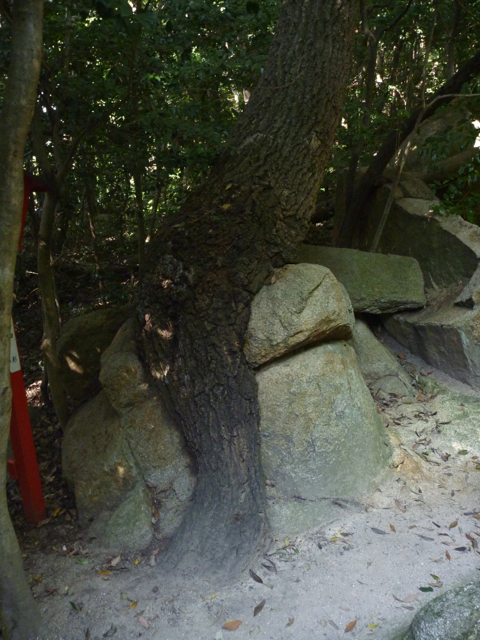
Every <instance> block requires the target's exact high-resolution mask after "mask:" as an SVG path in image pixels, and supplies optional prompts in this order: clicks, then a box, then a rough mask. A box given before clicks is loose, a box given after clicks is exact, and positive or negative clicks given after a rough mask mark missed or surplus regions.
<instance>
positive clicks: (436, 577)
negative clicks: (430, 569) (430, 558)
mask: <svg viewBox="0 0 480 640" xmlns="http://www.w3.org/2000/svg"><path fill="white" fill-rule="evenodd" d="M430 575H431V576H432V578H433V579H434V580H436V581H437V582H438V581H439V580H440V578H439V577H438V576H436V575H435V574H434V573H431V574H430Z"/></svg>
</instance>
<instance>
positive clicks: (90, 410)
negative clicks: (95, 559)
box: [63, 321, 195, 546]
mask: <svg viewBox="0 0 480 640" xmlns="http://www.w3.org/2000/svg"><path fill="white" fill-rule="evenodd" d="M102 363H103V367H102V372H101V375H100V377H101V380H102V382H103V383H104V385H105V389H104V390H103V391H101V393H100V394H99V395H98V396H97V397H95V398H94V399H93V400H91V401H89V402H87V403H85V404H84V405H83V406H82V407H81V408H80V409H79V411H78V412H77V413H76V414H75V415H74V416H73V417H72V419H71V420H70V422H69V424H68V426H67V431H66V437H65V440H64V449H63V461H64V469H65V473H66V475H67V479H68V481H69V483H70V485H71V486H72V488H73V489H74V492H75V495H76V499H77V506H78V511H79V517H80V520H81V522H83V523H84V524H85V523H87V522H88V521H91V520H92V519H94V520H96V524H95V533H96V535H97V536H98V537H99V538H102V539H103V538H104V537H105V536H107V533H106V527H107V526H109V525H108V524H107V523H108V522H109V521H111V519H110V515H111V513H112V511H113V510H115V509H117V508H119V509H122V510H125V509H127V511H126V513H129V509H130V507H128V508H127V507H126V506H121V505H124V503H125V500H127V497H128V496H130V497H128V500H129V503H128V504H129V505H131V504H132V503H133V502H134V501H135V499H136V498H135V496H137V498H138V497H139V496H140V497H141V496H142V495H143V494H141V493H140V494H139V493H138V491H137V489H138V488H139V487H141V488H143V487H144V484H145V482H148V483H149V486H150V487H152V491H153V496H154V498H155V500H156V503H157V505H158V521H157V529H156V531H157V534H158V535H159V536H161V537H164V538H168V537H170V536H171V535H173V533H174V531H175V530H176V528H177V527H178V526H179V524H180V522H181V520H182V518H183V514H184V512H185V510H186V509H187V508H188V505H189V503H190V499H191V495H192V492H193V488H194V484H195V476H194V474H193V471H192V469H191V460H190V457H189V456H188V454H187V453H186V451H185V447H184V444H183V439H182V436H181V434H180V432H179V430H178V429H177V427H176V425H175V423H174V422H173V421H172V419H171V417H170V414H169V412H168V411H167V409H166V407H165V404H164V402H163V401H162V398H161V397H160V395H159V394H158V392H155V391H154V390H153V389H151V388H150V387H149V386H148V384H147V383H146V380H145V376H144V373H143V369H142V365H141V363H140V361H139V359H138V356H137V353H136V348H135V341H134V338H133V324H132V322H131V321H129V322H127V323H126V325H125V326H124V327H122V329H121V330H120V331H119V333H118V334H117V337H116V338H115V340H114V341H113V343H112V345H111V347H110V348H109V349H108V350H107V351H106V353H105V354H104V357H103V358H102ZM112 404H114V406H115V407H116V408H114V407H112ZM139 500H140V498H139ZM142 500H143V498H142ZM142 500H140V501H139V504H138V508H139V509H140V510H141V509H142V508H143V507H142V505H143V502H142ZM131 508H132V509H133V507H131ZM150 518H151V514H150ZM118 519H119V522H122V523H123V525H122V526H125V527H126V526H127V524H128V518H127V519H126V518H125V517H124V516H123V515H119V516H118ZM113 522H116V520H113ZM135 531H136V529H135ZM132 536H134V538H135V539H137V538H136V536H137V533H135V532H134V531H132ZM145 536H146V534H145ZM107 539H108V540H110V539H111V536H110V534H108V536H107V537H106V538H105V540H107ZM109 544H110V543H109ZM112 544H113V543H112ZM132 544H133V543H132ZM114 546H115V545H114Z"/></svg>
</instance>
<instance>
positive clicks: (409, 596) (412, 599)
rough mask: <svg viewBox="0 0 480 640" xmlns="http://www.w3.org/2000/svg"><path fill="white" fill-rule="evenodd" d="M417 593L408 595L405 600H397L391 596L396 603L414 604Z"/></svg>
mask: <svg viewBox="0 0 480 640" xmlns="http://www.w3.org/2000/svg"><path fill="white" fill-rule="evenodd" d="M418 595H419V594H418V593H410V594H409V595H408V596H407V597H406V598H403V599H402V598H397V596H395V595H393V593H392V596H393V597H394V598H395V600H397V602H415V600H416V599H417V598H418Z"/></svg>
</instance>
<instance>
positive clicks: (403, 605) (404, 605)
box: [402, 604, 415, 611]
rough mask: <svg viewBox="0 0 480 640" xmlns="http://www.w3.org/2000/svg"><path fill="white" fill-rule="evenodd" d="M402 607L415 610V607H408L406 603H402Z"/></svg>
mask: <svg viewBox="0 0 480 640" xmlns="http://www.w3.org/2000/svg"><path fill="white" fill-rule="evenodd" d="M402 609H408V610H409V611H415V607H410V606H409V605H408V604H402Z"/></svg>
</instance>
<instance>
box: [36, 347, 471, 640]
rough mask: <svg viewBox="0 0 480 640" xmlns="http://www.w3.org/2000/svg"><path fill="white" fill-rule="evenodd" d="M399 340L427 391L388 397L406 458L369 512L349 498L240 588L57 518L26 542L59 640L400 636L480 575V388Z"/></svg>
mask: <svg viewBox="0 0 480 640" xmlns="http://www.w3.org/2000/svg"><path fill="white" fill-rule="evenodd" d="M389 346H390V347H391V348H392V349H393V350H394V353H397V354H398V353H400V352H401V353H402V355H404V356H405V357H404V358H402V362H404V364H405V366H406V368H407V370H409V372H411V373H412V374H413V376H414V377H415V379H416V383H417V385H418V387H417V388H418V396H417V398H416V400H415V401H414V402H410V403H406V402H405V399H402V398H393V397H392V398H390V399H389V400H384V401H380V402H379V410H380V411H381V414H382V419H383V421H384V424H385V428H386V429H387V430H388V431H389V432H391V433H392V441H393V442H394V443H395V454H394V458H393V464H392V466H391V467H390V469H389V470H388V472H387V473H386V475H385V477H384V478H383V479H382V481H381V483H380V485H379V486H378V488H377V490H376V491H375V492H374V493H373V494H371V495H368V496H365V497H364V498H363V499H362V500H361V505H360V508H359V507H358V506H357V507H356V508H354V507H352V506H350V505H349V504H348V503H347V502H345V503H342V501H341V500H339V501H338V503H337V506H338V518H337V519H336V520H335V521H334V522H331V523H329V524H328V525H326V526H322V527H320V528H319V529H318V530H315V531H313V532H308V533H306V534H305V535H303V536H300V537H298V538H297V539H295V540H287V541H285V540H283V541H275V543H273V544H272V545H271V547H270V548H269V550H268V553H266V554H265V557H264V559H263V560H259V561H258V562H257V563H256V564H255V565H254V566H252V567H251V570H252V572H254V576H252V575H251V574H249V573H246V574H245V575H243V576H242V578H241V579H240V580H239V581H237V582H235V583H234V584H230V585H229V586H227V587H225V586H219V585H215V584H210V583H207V582H202V581H200V580H198V579H196V578H195V577H192V578H191V579H189V580H188V581H187V580H179V579H172V578H171V577H169V578H164V577H162V575H161V573H160V572H159V569H158V567H157V566H156V562H157V559H158V557H159V554H160V553H161V551H160V550H158V553H156V552H157V549H155V548H153V552H152V550H151V551H150V552H149V553H148V554H144V555H138V556H135V555H126V554H121V553H120V550H119V554H117V555H116V556H114V557H112V556H110V557H107V556H106V555H105V554H104V553H102V552H100V551H99V550H98V549H96V546H95V541H94V540H90V541H89V540H88V539H84V538H83V537H82V535H81V534H79V533H78V532H77V531H76V530H75V528H74V527H73V525H70V526H67V525H65V526H58V525H55V524H53V523H49V524H47V525H45V527H43V528H42V529H39V530H35V531H33V532H31V533H30V534H29V536H28V539H27V542H26V545H25V553H26V570H27V573H28V576H29V578H30V579H31V582H32V585H33V587H32V588H33V591H34V594H35V596H36V598H37V600H38V603H39V605H40V608H41V612H42V616H43V618H44V620H45V625H46V629H47V632H46V637H47V638H48V640H86V639H89V638H90V639H91V640H97V639H98V640H100V639H101V638H110V637H112V638H115V640H130V639H133V638H139V637H142V638H145V640H150V639H152V640H153V639H155V640H179V639H181V638H185V639H188V640H221V639H222V638H223V639H226V638H230V637H231V638H234V639H238V640H241V638H247V637H248V638H258V639H259V640H264V639H265V640H266V639H270V638H271V639H275V640H282V639H283V638H285V639H290V638H291V639H295V640H315V639H322V638H326V639H328V640H335V639H337V638H343V637H345V634H348V635H347V636H346V637H347V638H348V637H352V638H357V639H363V638H374V639H376V640H389V639H390V638H392V636H393V635H394V633H395V632H397V631H398V630H400V629H402V628H404V627H406V626H408V624H409V623H410V621H411V619H412V617H413V616H414V614H415V612H416V611H418V610H419V609H420V608H421V607H422V606H423V605H424V604H425V603H427V602H428V601H429V600H430V599H432V598H433V597H435V596H437V595H439V594H441V593H444V592H445V590H447V589H450V588H452V587H455V586H458V585H460V584H463V583H466V582H468V581H472V580H477V581H478V580H480V573H479V570H480V553H479V547H480V394H475V393H474V392H472V390H471V389H470V388H469V387H467V386H465V385H461V384H459V383H457V382H454V381H453V380H451V379H449V378H448V377H447V376H445V375H443V374H441V373H439V372H434V371H433V372H432V369H431V367H429V366H428V365H426V364H424V363H422V362H421V361H419V360H417V359H415V358H413V357H411V356H409V354H407V353H405V352H403V351H402V350H401V348H400V347H398V346H397V345H395V344H393V343H391V344H390V345H389ZM477 456H478V457H477ZM345 472H346V473H347V472H348V470H347V469H346V470H345ZM212 535H215V532H212ZM255 576H256V577H257V578H259V579H260V580H262V581H263V582H258V581H257V580H255V579H254V577H255ZM232 620H234V621H235V620H236V621H241V622H240V623H239V624H238V628H237V629H236V630H234V631H230V630H228V629H226V628H223V625H224V624H225V623H228V621H232ZM232 626H234V627H235V626H237V625H236V624H232Z"/></svg>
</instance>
